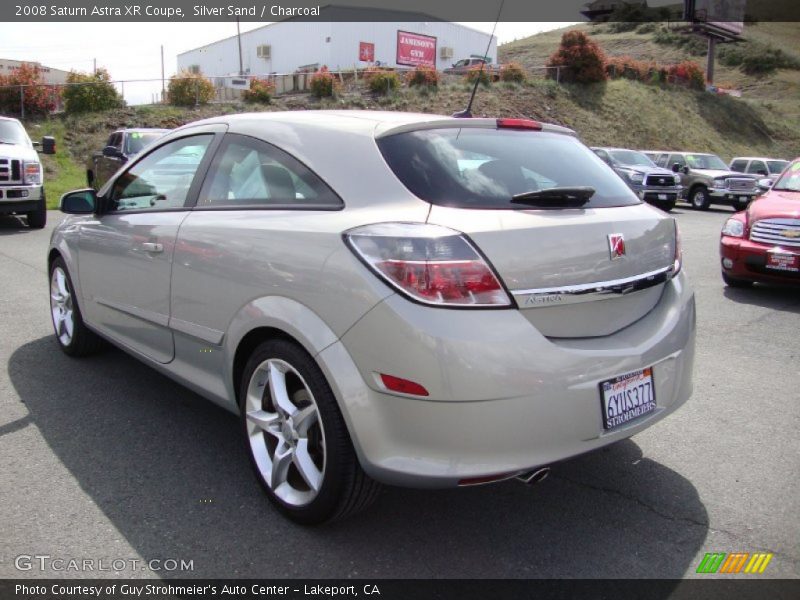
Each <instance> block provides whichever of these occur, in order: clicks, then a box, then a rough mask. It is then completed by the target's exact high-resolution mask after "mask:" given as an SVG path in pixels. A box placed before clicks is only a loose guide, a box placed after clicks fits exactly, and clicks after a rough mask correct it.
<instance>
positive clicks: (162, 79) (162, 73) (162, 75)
mask: <svg viewBox="0 0 800 600" xmlns="http://www.w3.org/2000/svg"><path fill="white" fill-rule="evenodd" d="M165 97H166V96H165V95H164V44H161V102H164V98H165Z"/></svg>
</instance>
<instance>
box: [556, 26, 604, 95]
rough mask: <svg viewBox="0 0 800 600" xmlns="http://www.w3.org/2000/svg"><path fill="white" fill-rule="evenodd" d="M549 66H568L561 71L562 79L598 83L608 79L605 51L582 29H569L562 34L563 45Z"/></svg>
mask: <svg viewBox="0 0 800 600" xmlns="http://www.w3.org/2000/svg"><path fill="white" fill-rule="evenodd" d="M547 66H548V67H566V68H565V69H562V73H561V81H565V82H576V83H597V82H599V81H605V80H606V72H605V68H604V67H605V56H604V55H603V51H602V50H601V49H600V47H599V46H598V45H597V44H596V43H595V42H594V40H592V39H591V38H589V36H587V35H586V34H585V33H583V32H582V31H567V32H566V33H565V34H564V35H562V36H561V45H560V46H559V48H558V50H557V51H556V52H555V54H553V55H552V56H551V57H550V60H549V62H548V63H547ZM553 76H555V75H554V74H553Z"/></svg>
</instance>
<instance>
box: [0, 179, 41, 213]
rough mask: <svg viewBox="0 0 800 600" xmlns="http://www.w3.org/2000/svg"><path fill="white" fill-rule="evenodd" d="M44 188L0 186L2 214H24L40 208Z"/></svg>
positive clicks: (37, 186) (38, 186) (34, 186)
mask: <svg viewBox="0 0 800 600" xmlns="http://www.w3.org/2000/svg"><path fill="white" fill-rule="evenodd" d="M41 199H42V186H40V185H8V186H0V214H9V213H24V212H30V211H33V210H36V209H37V208H39V207H40V201H41Z"/></svg>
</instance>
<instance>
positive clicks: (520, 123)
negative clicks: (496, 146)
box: [497, 119, 542, 131]
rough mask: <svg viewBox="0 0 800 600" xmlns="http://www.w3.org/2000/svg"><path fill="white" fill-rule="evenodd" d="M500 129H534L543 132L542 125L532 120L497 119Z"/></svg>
mask: <svg viewBox="0 0 800 600" xmlns="http://www.w3.org/2000/svg"><path fill="white" fill-rule="evenodd" d="M497 128H498V129H532V130H533V131H541V130H542V124H541V123H539V121H533V120H531V119H497Z"/></svg>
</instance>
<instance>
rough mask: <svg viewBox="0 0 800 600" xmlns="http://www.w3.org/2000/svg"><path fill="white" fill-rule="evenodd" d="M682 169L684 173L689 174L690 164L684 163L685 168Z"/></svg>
mask: <svg viewBox="0 0 800 600" xmlns="http://www.w3.org/2000/svg"><path fill="white" fill-rule="evenodd" d="M681 171H683V174H684V175H688V174H689V165H683V169H681Z"/></svg>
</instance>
